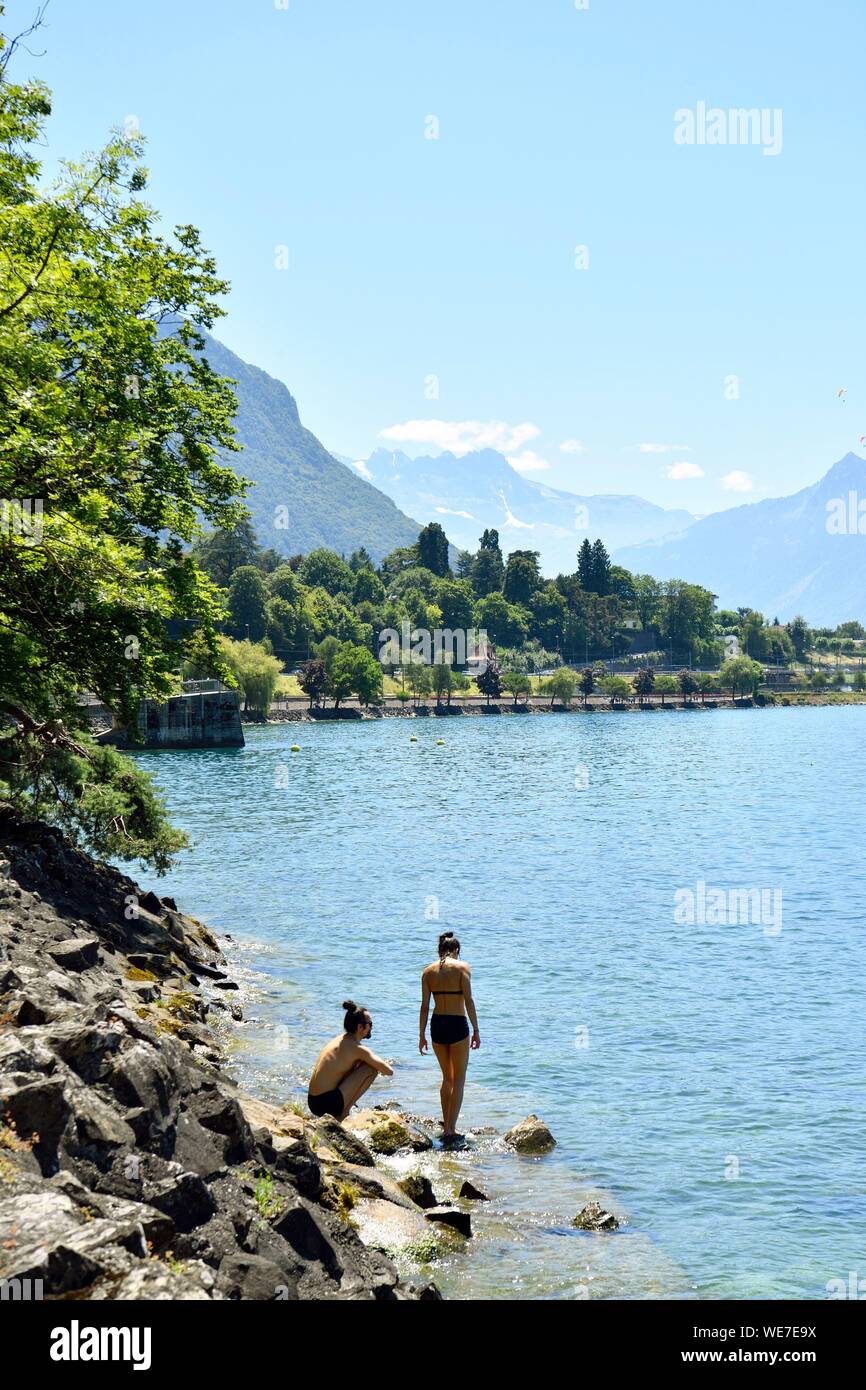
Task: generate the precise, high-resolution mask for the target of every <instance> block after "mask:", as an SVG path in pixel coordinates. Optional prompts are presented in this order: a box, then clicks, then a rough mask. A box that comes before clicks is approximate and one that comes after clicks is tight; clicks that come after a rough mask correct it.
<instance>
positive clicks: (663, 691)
mask: <svg viewBox="0 0 866 1390" xmlns="http://www.w3.org/2000/svg"><path fill="white" fill-rule="evenodd" d="M678 690H679V685H678V684H677V681H676V677H674V676H656V678H655V691H656V694H657V695H661V697H662V705H664V702H665V696H666V695H676V693H677V691H678Z"/></svg>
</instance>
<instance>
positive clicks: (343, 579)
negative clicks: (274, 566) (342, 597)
mask: <svg viewBox="0 0 866 1390" xmlns="http://www.w3.org/2000/svg"><path fill="white" fill-rule="evenodd" d="M298 578H299V579H300V581H301V583H302V584H306V585H307V587H308V588H310V589H324V590H325V592H326V593H328V594H330V595H331V597H332V598H333V597H334V596H335V595H336V594H351V593H352V590H353V588H354V585H355V577H354V575H353V574H352V571H351V569H350V568H349V566H348V565H347V564H346V561H345V560H344V559H343V558H342V556H341V555H338V554H337V552H336V550H329V549H328V548H327V547H326V546H321V547H320V548H319V549H318V550H311V551H310V553H309V555H305V556H304V558H303V560H302V561H301V566H300V569H299V570H298Z"/></svg>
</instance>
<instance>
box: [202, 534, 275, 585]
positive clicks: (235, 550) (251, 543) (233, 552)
mask: <svg viewBox="0 0 866 1390" xmlns="http://www.w3.org/2000/svg"><path fill="white" fill-rule="evenodd" d="M261 553H262V552H261V549H260V546H259V543H258V541H257V540H256V533H255V531H254V530H253V527H252V522H250V520H249V519H248V518H247V517H242V518H241V519H240V520H239V521H237V522H236V523H235V525H234V526H230V527H229V528H228V529H226V530H221V531H211V532H210V533H209V534H208V535H206V536H203V537H201V538H200V539H199V540H196V541H194V542H193V547H192V558H193V560H194V561H195V563H196V564H197V565H198V567H199V569H201V570H203V571H204V573H205V574H206V575H208V576H209V578H211V579H212V580H213V582H214V584H218V585H219V586H220V588H222V589H227V588H228V586H229V584H230V583H231V577H232V575H233V574H234V572H235V570H236V569H240V567H241V565H255V564H257V562H258V559H259V557H260V555H261Z"/></svg>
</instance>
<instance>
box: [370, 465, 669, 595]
mask: <svg viewBox="0 0 866 1390" xmlns="http://www.w3.org/2000/svg"><path fill="white" fill-rule="evenodd" d="M353 467H354V468H355V470H356V471H357V472H358V473H359V474H360V475H361V476H362V477H363V478H366V479H367V481H368V482H371V483H373V484H374V485H375V486H376V487H378V488H381V490H382V492H385V493H387V494H388V496H389V497H391V498H393V500H394V502H396V504H397V506H398V507H400V508H402V509H403V510H404V511H407V512H410V513H411V514H412V516H417V517H418V518H419V520H421V521H423V522H425V523H426V522H429V521H438V522H439V523H440V525H441V526H442V527H443V529H444V530H445V531H446V533H447V535H448V538H449V539H450V540H451V541H452V542H453V543H454V545H456V546H458V547H459V548H460V549H463V550H475V549H476V548H477V545H478V537H479V536H480V534H481V532H482V531H483V530H484V529H485V528H487V527H493V528H495V529H496V530H497V531H498V532H499V539H500V544H501V546H502V549H503V551H504V552H505V553H506V554H507V553H508V551H510V550H537V551H539V552H540V555H541V568H542V571H543V572H544V573H545V574H548V575H551V576H552V575H555V574H557V573H558V572H560V571H562V572H563V573H566V574H571V573H573V571H574V569H575V567H576V563H577V551H578V548H579V546H580V543H581V541H582V540H584V539H585V538H586V537H587V536H589V538H590V539H591V540H595V538H596V537H597V536H600V537H601V539H602V540H603V541H604V543H605V545H606V546H607V548H608V550H613V549H615V548H616V547H618V546H626V545H635V544H637V543H639V542H640V541H646V540H650V539H658V538H660V537H662V536H665V535H669V534H672V533H675V532H678V531H682V530H683V528H684V527H686V526H688V525H689V524H690V523H691V522H692V521H694V519H695V518H694V517H693V516H692V515H691V513H689V512H686V511H667V510H665V509H664V508H663V507H657V506H656V505H655V504H654V503H652V502H646V501H644V500H643V498H641V497H631V496H627V495H624V494H595V495H581V494H578V493H574V492H565V491H563V490H562V489H560V488H554V487H548V486H546V485H545V484H544V483H538V482H536V481H535V480H534V479H530V478H524V477H523V476H522V474H520V473H518V472H517V471H516V470H515V469H514V468H512V467H511V464H510V463H509V462H508V460H507V459H506V458H505V457H504V456H503V455H502V454H500V453H497V451H496V450H495V449H482V450H478V451H477V452H473V453H468V454H460V455H455V454H452V453H442V454H439V455H437V456H436V457H435V458H430V457H426V456H422V457H420V458H414V459H413V458H409V457H408V456H407V455H406V454H404V453H400V452H399V451H398V452H394V451H392V450H390V449H377V450H376V452H375V453H373V454H371V455H370V457H369V458H368V459H364V460H361V461H359V462H357V463H355V464H354V465H353Z"/></svg>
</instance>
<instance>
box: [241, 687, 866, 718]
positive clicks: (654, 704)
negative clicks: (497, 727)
mask: <svg viewBox="0 0 866 1390" xmlns="http://www.w3.org/2000/svg"><path fill="white" fill-rule="evenodd" d="M389 700H390V703H389ZM852 706H854V707H856V706H866V694H864V695H862V696H859V695H853V696H851V695H848V694H845V695H843V696H841V697H834V696H832V695H826V694H817V693H816V694H797V693H793V692H792V693H787V692H782V693H779V694H774V695H772V696H770V697H768V698H764V699H754V698H751V697H749V698H745V699H736V700H734V699H731V698H730V697H728V698H725V697H721V698H719V697H717V698H715V699H712V700H706V701H701V700H695V701H684V700H682V699H679V700H678V699H676V698H673V697H670V696H667V697H666V698H665V703H664V704H663V703H662V700H661V697H660V696H657V697H655V698H653V699H649V700H645V701H644V702H643V703H642V704H639V703H638V702H637V700H636V699H634V700H627V701H623V702H622V703H617V704H615V705H612V704H611V703H610V701H609V700H607V699H605V698H603V697H598V696H596V697H593V696H590V699H589V701H588V702H587V704H586V705H584V704H583V702H582V701H581V702H580V703H575V704H572V705H557V704H554V705H551V704H550V703H549V702H548V703H547V704H541V703H540V702H532V701H527V702H526V703H523V702H521V703H519V704H516V705H515V704H513V703H510V702H509V703H507V704H505V703H499V704H496V703H493V704H491V705H489V706H488V705H487V704H486V703H485V702H484V700H483V699H472V700H466V701H461V702H460V703H459V704H458V703H453V704H451V705H438V706H437V705H426V706H424V705H421V706H418V707H411V706H406V705H404V704H402V703H401V702H400V701H397V700H394V699H393V697H388V699H386V700H385V701H384V702H383V703H382V704H381V705H378V706H369V707H362V706H360V705H358V703H357V702H356V701H346V702H345V704H343V705H340V706H339V707H338V708H337V709H334V708H333V707H331V708H325V709H316V708H315V707H314V708H313V709H310V707H309V705H308V702H307V701H306V700H305V699H297V698H295V697H289V698H287V699H286V700H283V701H275V702H274V703H273V704H272V705H271V708H270V710H269V712H268V715H267V717H264V716H261V715H256V714H254V713H252V712H251V711H244V710H242V711H241V723H242V724H244V725H256V724H262V725H265V724H327V723H334V724H337V723H352V722H358V721H359V720H367V721H369V720H378V719H449V718H464V719H474V718H488V719H495V718H502V717H510V716H516V717H524V716H531V715H557V714H562V715H595V714H700V713H710V712H712V711H718V710H769V709H814V708H848V707H852Z"/></svg>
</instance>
